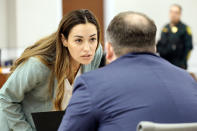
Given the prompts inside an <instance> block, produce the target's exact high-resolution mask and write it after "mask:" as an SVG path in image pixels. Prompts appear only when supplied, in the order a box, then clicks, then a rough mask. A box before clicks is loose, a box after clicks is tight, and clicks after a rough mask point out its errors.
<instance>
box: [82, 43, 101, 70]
mask: <svg viewBox="0 0 197 131" xmlns="http://www.w3.org/2000/svg"><path fill="white" fill-rule="evenodd" d="M102 55H103V49H102V46H101V44H99V45H98V48H97V50H96V53H95V56H94V59H93V60H92V62H91V63H90V64H88V65H84V66H83V73H85V72H88V71H91V70H95V69H97V68H98V67H99V65H100V62H101V58H102Z"/></svg>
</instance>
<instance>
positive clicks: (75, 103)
mask: <svg viewBox="0 0 197 131" xmlns="http://www.w3.org/2000/svg"><path fill="white" fill-rule="evenodd" d="M94 113H95V110H94V109H93V106H92V103H91V98H90V93H89V92H88V90H87V85H86V83H85V82H84V80H83V79H82V77H78V78H77V80H76V84H75V88H74V91H73V96H72V98H71V100H70V103H69V105H68V107H67V109H66V113H65V115H64V117H63V119H62V122H61V124H60V127H59V129H58V131H93V130H95V129H96V119H95V117H94Z"/></svg>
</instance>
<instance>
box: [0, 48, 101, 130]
mask: <svg viewBox="0 0 197 131" xmlns="http://www.w3.org/2000/svg"><path fill="white" fill-rule="evenodd" d="M101 57H102V47H101V45H99V48H98V49H97V51H96V54H95V57H94V60H93V61H92V62H91V64H89V65H85V66H83V67H82V69H83V70H82V72H87V71H91V70H94V69H96V68H98V66H99V64H100V61H101ZM49 75H50V69H49V68H48V67H47V66H46V65H44V64H43V63H42V62H41V61H40V60H39V59H37V58H35V57H31V58H29V59H28V60H27V61H26V62H25V63H24V64H22V65H20V66H19V67H17V68H16V70H15V71H14V72H13V73H12V75H11V76H10V77H9V78H8V80H7V81H6V83H5V84H4V85H3V87H2V88H1V89H0V130H1V131H9V130H14V131H34V130H35V126H34V123H33V120H32V116H31V113H33V112H44V111H51V110H52V99H51V98H50V97H49V93H48V83H49Z"/></svg>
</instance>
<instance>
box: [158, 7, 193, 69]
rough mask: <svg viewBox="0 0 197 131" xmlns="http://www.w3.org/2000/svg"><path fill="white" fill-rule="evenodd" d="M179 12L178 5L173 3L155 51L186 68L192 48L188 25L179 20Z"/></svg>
mask: <svg viewBox="0 0 197 131" xmlns="http://www.w3.org/2000/svg"><path fill="white" fill-rule="evenodd" d="M181 13H182V7H181V6H180V5H178V4H173V5H172V6H171V7H170V12H169V17H170V23H168V24H167V25H165V27H164V28H163V30H162V33H161V39H160V40H159V41H158V44H157V51H158V52H159V54H160V56H161V57H163V58H164V59H166V60H168V61H169V62H171V63H172V64H174V65H176V66H179V67H181V68H183V69H187V60H188V58H189V54H190V52H191V50H192V48H193V45H192V33H191V29H190V27H189V26H187V25H186V24H184V23H183V22H182V21H181Z"/></svg>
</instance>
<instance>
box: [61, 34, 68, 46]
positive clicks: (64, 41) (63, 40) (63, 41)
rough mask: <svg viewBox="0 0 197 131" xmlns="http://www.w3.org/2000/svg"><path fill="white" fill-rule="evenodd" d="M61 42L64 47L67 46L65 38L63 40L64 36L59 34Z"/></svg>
mask: <svg viewBox="0 0 197 131" xmlns="http://www.w3.org/2000/svg"><path fill="white" fill-rule="evenodd" d="M61 41H62V43H63V45H64V46H65V47H67V46H68V42H67V40H66V38H65V36H64V35H63V34H61Z"/></svg>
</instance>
